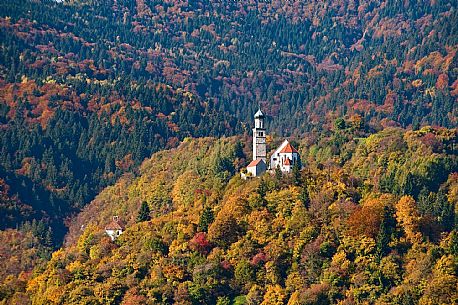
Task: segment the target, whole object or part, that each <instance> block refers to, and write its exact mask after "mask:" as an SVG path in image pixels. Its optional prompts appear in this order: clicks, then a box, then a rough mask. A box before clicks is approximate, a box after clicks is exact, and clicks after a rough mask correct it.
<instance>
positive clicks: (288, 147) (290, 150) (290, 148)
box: [280, 142, 298, 154]
mask: <svg viewBox="0 0 458 305" xmlns="http://www.w3.org/2000/svg"><path fill="white" fill-rule="evenodd" d="M280 153H281V154H284V153H288V154H290V153H298V151H297V150H296V149H295V148H294V147H293V146H292V145H291V144H290V143H289V142H288V143H287V144H286V145H285V146H284V147H283V149H282V150H281V151H280Z"/></svg>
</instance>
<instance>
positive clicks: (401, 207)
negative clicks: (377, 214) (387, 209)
mask: <svg viewBox="0 0 458 305" xmlns="http://www.w3.org/2000/svg"><path fill="white" fill-rule="evenodd" d="M395 208H396V220H397V221H398V223H399V224H400V225H401V227H402V228H403V229H404V232H405V235H406V238H407V240H408V241H410V242H411V243H420V242H421V240H422V235H421V233H420V231H419V224H420V220H421V216H420V213H419V212H418V210H417V208H416V203H415V200H414V199H413V198H412V196H402V197H401V199H399V201H398V202H397V203H396V205H395Z"/></svg>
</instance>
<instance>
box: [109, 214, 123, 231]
mask: <svg viewBox="0 0 458 305" xmlns="http://www.w3.org/2000/svg"><path fill="white" fill-rule="evenodd" d="M105 230H124V223H123V222H122V221H120V220H119V219H118V216H113V220H112V221H111V222H110V223H109V224H108V225H107V226H106V227H105Z"/></svg>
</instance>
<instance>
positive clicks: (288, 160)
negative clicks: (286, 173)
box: [283, 158, 291, 165]
mask: <svg viewBox="0 0 458 305" xmlns="http://www.w3.org/2000/svg"><path fill="white" fill-rule="evenodd" d="M283 164H284V165H291V160H290V159H289V158H286V160H285V162H284V163H283Z"/></svg>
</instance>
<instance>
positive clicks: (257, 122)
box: [253, 109, 267, 164]
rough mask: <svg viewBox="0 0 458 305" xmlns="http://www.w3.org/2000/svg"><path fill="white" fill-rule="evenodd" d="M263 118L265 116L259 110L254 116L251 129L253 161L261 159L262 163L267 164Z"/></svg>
mask: <svg viewBox="0 0 458 305" xmlns="http://www.w3.org/2000/svg"><path fill="white" fill-rule="evenodd" d="M265 118H266V116H265V115H264V113H263V112H262V111H261V109H259V110H258V112H256V114H255V115H254V128H253V160H258V159H262V160H263V161H264V163H266V162H267V161H266V159H267V149H266V128H265V125H264V121H265ZM266 164H267V163H266Z"/></svg>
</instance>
